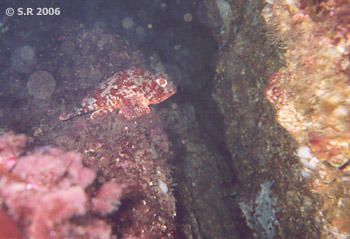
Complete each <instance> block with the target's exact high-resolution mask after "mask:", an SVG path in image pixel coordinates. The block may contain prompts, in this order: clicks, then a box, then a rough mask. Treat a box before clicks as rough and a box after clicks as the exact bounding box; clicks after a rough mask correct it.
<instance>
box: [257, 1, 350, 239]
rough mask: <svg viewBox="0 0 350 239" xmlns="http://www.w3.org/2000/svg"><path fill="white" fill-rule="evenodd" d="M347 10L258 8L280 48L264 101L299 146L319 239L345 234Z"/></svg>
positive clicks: (343, 6) (332, 5) (308, 5)
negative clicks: (317, 201) (280, 60)
mask: <svg viewBox="0 0 350 239" xmlns="http://www.w3.org/2000/svg"><path fill="white" fill-rule="evenodd" d="M349 13H350V5H349V3H348V2H347V1H323V2H322V3H315V2H314V3H312V2H309V1H300V2H299V1H292V2H288V3H285V2H283V1H276V2H275V3H273V4H268V5H267V6H266V7H265V8H264V11H263V15H264V17H265V19H266V22H267V24H268V27H269V30H270V31H271V32H273V33H274V34H275V38H276V39H277V40H278V41H280V42H281V43H282V44H284V46H285V49H286V50H285V53H284V57H285V65H284V66H283V67H282V68H281V69H279V71H278V72H276V73H274V74H273V75H272V76H271V77H270V78H269V84H268V87H267V88H266V97H267V98H268V100H269V101H270V102H271V103H272V104H273V105H274V107H275V109H276V119H277V121H278V122H279V123H280V124H281V125H282V126H283V127H284V128H285V129H286V130H287V131H288V132H289V133H290V135H292V137H293V138H294V139H295V140H296V142H297V143H298V147H299V148H298V150H297V155H298V158H299V161H300V163H301V165H302V166H303V168H302V172H301V173H302V175H303V177H304V180H305V178H306V179H307V186H308V189H309V190H311V191H312V192H314V193H315V195H316V196H317V197H318V198H319V199H320V200H321V201H322V204H321V205H320V207H319V208H318V211H319V214H315V218H317V219H318V220H319V221H321V222H322V224H321V225H322V230H321V231H320V234H321V235H320V237H321V238H348V237H349V236H350V227H349V222H350V217H349V210H350V207H349V205H350V200H349V198H348V196H347V194H348V193H347V192H348V190H349V189H350V187H349V183H348V176H347V175H348V172H349V169H350V167H349V153H350V151H349V148H350V136H349V129H350V125H349V104H350V102H349V96H350V85H349V72H350V71H349V69H350V68H349V47H350V36H349V32H350V22H349V20H350V18H349ZM287 36H288V37H287Z"/></svg>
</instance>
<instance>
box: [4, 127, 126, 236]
mask: <svg viewBox="0 0 350 239" xmlns="http://www.w3.org/2000/svg"><path fill="white" fill-rule="evenodd" d="M25 144H26V138H25V136H23V135H22V136H16V135H14V134H11V133H6V134H5V135H3V136H2V137H0V159H1V162H0V163H1V164H0V166H1V169H2V170H1V172H0V175H1V177H0V205H1V215H0V216H1V217H0V219H1V221H3V222H4V223H5V224H4V223H2V225H10V226H12V227H13V228H15V229H14V230H18V231H19V228H20V229H21V234H22V236H23V237H19V236H17V237H13V238H29V239H31V238H35V239H63V238H72V239H80V238H81V239H83V238H84V239H85V238H86V239H88V238H94V239H99V238H100V239H112V238H115V237H114V236H113V235H112V228H111V226H110V225H109V224H108V223H107V222H106V218H104V217H103V216H104V215H106V214H108V213H111V212H113V211H114V210H116V209H117V208H118V205H119V204H120V200H121V197H122V191H123V189H122V188H123V187H122V186H121V185H118V184H116V183H114V182H112V181H111V182H107V183H105V184H102V186H101V188H100V189H97V190H95V191H98V193H97V194H96V193H91V192H89V193H87V191H86V189H87V187H88V186H90V187H93V184H92V183H93V182H94V180H95V177H96V174H95V172H94V171H92V170H91V169H89V168H87V167H85V166H83V164H82V161H81V158H80V156H79V154H77V153H73V152H63V151H62V150H59V149H54V148H51V147H43V148H39V149H36V150H34V151H33V152H30V153H26V154H24V151H22V149H23V148H24V147H25ZM9 165H11V167H9ZM92 191H93V190H92ZM106 191H107V192H106ZM94 194H96V195H95V196H94ZM94 197H95V198H94ZM14 222H15V223H14ZM16 224H17V229H16ZM4 233H8V232H6V230H4V229H1V230H0V234H4ZM4 235H5V234H4ZM16 235H19V232H18V233H17V234H16ZM1 236H2V235H1ZM1 236H0V238H1V239H2V238H4V237H1ZM11 238H12V237H11Z"/></svg>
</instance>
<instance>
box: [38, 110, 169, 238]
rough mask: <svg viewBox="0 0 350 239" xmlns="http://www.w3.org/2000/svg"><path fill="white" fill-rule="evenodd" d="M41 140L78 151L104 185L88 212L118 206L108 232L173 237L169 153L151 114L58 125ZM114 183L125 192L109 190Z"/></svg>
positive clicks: (79, 119)
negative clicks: (128, 118)
mask: <svg viewBox="0 0 350 239" xmlns="http://www.w3.org/2000/svg"><path fill="white" fill-rule="evenodd" d="M40 141H42V142H50V143H51V144H55V145H60V146H62V147H64V148H68V149H75V150H78V151H79V152H81V153H82V154H83V161H84V163H85V164H86V165H88V166H89V167H91V168H93V169H95V170H96V172H97V175H98V176H97V181H98V182H100V183H104V182H107V183H106V184H105V186H102V188H101V189H100V190H99V191H98V192H97V194H96V197H95V198H94V199H93V206H92V208H93V210H94V209H95V210H99V211H101V212H102V214H103V213H108V212H110V211H113V210H116V209H118V207H119V209H118V212H117V216H116V217H114V224H113V229H114V230H116V231H117V232H118V235H120V236H121V238H144V239H146V238H169V239H170V238H174V233H175V227H174V220H175V219H174V217H175V199H174V196H173V192H172V180H171V172H170V166H169V165H168V163H167V160H168V159H169V158H170V157H171V155H172V151H171V150H170V143H169V141H168V138H167V135H166V133H165V132H164V129H163V126H162V122H161V121H160V119H159V118H158V116H157V115H155V113H150V114H147V115H144V116H142V117H139V118H137V119H134V120H126V119H125V118H124V117H122V116H120V115H119V114H116V112H112V113H110V114H107V115H105V116H104V117H98V118H96V119H93V120H92V119H90V118H89V117H88V116H87V115H84V116H80V117H76V118H73V119H71V120H69V121H63V122H62V123H61V124H60V127H57V129H55V130H54V131H52V132H51V133H50V134H49V135H46V136H45V137H42V138H40ZM108 182H113V183H108ZM160 182H162V183H160ZM113 184H117V185H124V186H125V189H124V188H123V189H118V188H114V189H113V190H112V189H108V188H111V187H113ZM107 190H108V191H107ZM120 190H121V192H122V195H123V197H122V199H121V200H120V199H119V195H120ZM115 199H117V200H116V201H115ZM118 199H119V200H118ZM118 201H119V203H118Z"/></svg>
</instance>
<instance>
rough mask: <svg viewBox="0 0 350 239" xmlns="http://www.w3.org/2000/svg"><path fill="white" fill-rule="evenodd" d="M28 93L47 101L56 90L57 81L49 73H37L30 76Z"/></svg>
mask: <svg viewBox="0 0 350 239" xmlns="http://www.w3.org/2000/svg"><path fill="white" fill-rule="evenodd" d="M27 89H28V93H29V94H30V95H31V96H33V97H34V98H37V99H40V100H47V99H49V98H50V97H51V95H52V94H53V93H54V91H55V89H56V81H55V78H54V77H53V75H52V74H50V73H49V72H47V71H36V72H34V73H33V74H31V75H30V76H29V79H28V82H27Z"/></svg>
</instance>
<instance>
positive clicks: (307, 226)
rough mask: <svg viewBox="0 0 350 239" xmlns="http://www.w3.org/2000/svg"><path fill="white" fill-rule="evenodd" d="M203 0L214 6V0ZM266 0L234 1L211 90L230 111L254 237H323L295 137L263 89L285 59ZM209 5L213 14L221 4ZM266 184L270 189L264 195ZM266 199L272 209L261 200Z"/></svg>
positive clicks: (228, 135)
mask: <svg viewBox="0 0 350 239" xmlns="http://www.w3.org/2000/svg"><path fill="white" fill-rule="evenodd" d="M204 2H205V3H207V5H208V6H210V4H214V3H213V2H215V1H204ZM218 4H219V3H218ZM263 6H264V4H263V3H262V2H258V1H237V2H235V3H233V2H232V3H231V9H232V10H231V14H233V15H232V18H231V24H232V26H231V27H230V28H229V29H228V28H227V27H225V29H227V30H229V32H222V33H221V34H218V33H216V36H217V39H218V41H219V43H220V46H221V47H220V48H221V51H220V52H219V59H218V64H217V67H216V77H215V79H214V91H213V98H214V100H215V101H216V103H217V105H218V107H219V109H220V111H221V113H222V115H223V117H224V132H225V136H224V137H225V143H226V147H227V149H228V150H229V152H230V154H231V157H232V161H231V164H232V167H233V168H234V169H235V172H236V174H237V178H238V185H239V186H238V187H239V189H238V192H237V193H238V200H239V205H240V208H241V211H242V212H243V213H244V216H245V218H246V221H247V224H248V226H249V227H250V228H251V229H252V230H253V231H254V234H253V235H254V237H256V238H300V237H302V238H318V237H319V226H320V224H318V223H316V222H315V218H314V212H315V210H316V209H318V206H317V205H318V204H317V201H315V200H314V199H313V195H312V194H311V192H310V190H309V189H307V188H306V182H305V181H303V180H302V178H301V176H300V172H301V169H300V165H299V162H298V160H297V159H296V157H295V155H294V152H295V148H296V142H295V139H293V138H292V137H291V136H290V135H289V134H288V133H287V132H286V131H285V130H284V129H283V128H281V127H280V125H279V123H278V122H277V121H276V119H275V118H274V111H273V109H272V107H271V105H270V103H269V102H268V101H267V100H266V99H265V95H264V92H265V86H266V79H267V77H268V76H269V75H271V74H272V73H273V72H274V71H275V70H277V69H278V67H280V66H281V65H282V63H283V61H282V60H281V59H280V56H281V53H279V51H278V49H277V47H276V46H275V45H273V44H274V42H272V41H271V39H270V38H268V37H267V36H266V32H265V31H264V20H263V18H262V17H261V16H259V14H258V13H259V12H261V10H262V8H263ZM208 9H210V10H209V15H208V16H209V17H212V19H213V17H214V16H216V15H217V14H218V12H215V8H213V7H212V8H208ZM218 16H220V14H219V15H218ZM218 19H221V18H218ZM276 49H277V50H276ZM267 184H268V185H270V186H269V187H268V195H270V196H267V197H261V195H262V194H263V189H264V188H265V189H266V188H267V187H266V185H267ZM264 185H265V186H264ZM265 191H267V189H266V190H265ZM265 195H266V194H265ZM263 202H265V204H266V205H268V206H265V207H267V208H268V210H267V209H266V208H265V209H264V207H262V206H259V205H263V204H262V203H263ZM262 214H263V215H262Z"/></svg>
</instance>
